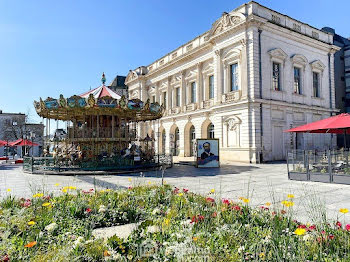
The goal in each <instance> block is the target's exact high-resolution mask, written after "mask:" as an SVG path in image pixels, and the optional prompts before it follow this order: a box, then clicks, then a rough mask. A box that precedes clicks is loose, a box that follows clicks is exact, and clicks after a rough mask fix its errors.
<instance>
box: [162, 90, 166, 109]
mask: <svg viewBox="0 0 350 262" xmlns="http://www.w3.org/2000/svg"><path fill="white" fill-rule="evenodd" d="M163 105H164V108H165V109H166V108H167V106H166V92H163Z"/></svg>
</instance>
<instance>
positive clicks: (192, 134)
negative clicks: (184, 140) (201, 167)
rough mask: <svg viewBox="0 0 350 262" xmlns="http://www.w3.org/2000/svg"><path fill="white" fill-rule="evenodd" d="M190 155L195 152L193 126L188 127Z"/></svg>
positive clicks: (194, 131)
mask: <svg viewBox="0 0 350 262" xmlns="http://www.w3.org/2000/svg"><path fill="white" fill-rule="evenodd" d="M190 139H191V141H190V156H194V153H195V142H196V129H195V128H194V126H191V128H190Z"/></svg>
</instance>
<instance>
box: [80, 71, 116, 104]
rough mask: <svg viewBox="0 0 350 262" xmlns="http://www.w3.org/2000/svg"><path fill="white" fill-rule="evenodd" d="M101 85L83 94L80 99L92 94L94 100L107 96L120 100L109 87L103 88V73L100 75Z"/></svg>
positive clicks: (104, 80) (104, 81) (104, 78)
mask: <svg viewBox="0 0 350 262" xmlns="http://www.w3.org/2000/svg"><path fill="white" fill-rule="evenodd" d="M101 81H102V85H101V86H99V87H97V88H95V89H92V90H90V91H88V92H85V93H83V94H81V95H79V96H80V97H84V98H88V97H89V96H90V94H92V95H93V96H94V98H95V99H99V98H102V97H105V96H109V97H112V98H113V99H120V98H121V96H120V95H118V94H117V93H116V92H114V91H113V90H112V89H110V88H109V87H107V86H105V83H106V77H105V73H103V74H102V78H101Z"/></svg>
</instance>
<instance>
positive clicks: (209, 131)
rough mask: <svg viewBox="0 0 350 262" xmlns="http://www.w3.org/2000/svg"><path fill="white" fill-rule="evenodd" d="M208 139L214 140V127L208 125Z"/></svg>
mask: <svg viewBox="0 0 350 262" xmlns="http://www.w3.org/2000/svg"><path fill="white" fill-rule="evenodd" d="M208 138H214V125H213V124H210V125H209V126H208Z"/></svg>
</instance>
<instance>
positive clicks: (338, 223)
mask: <svg viewBox="0 0 350 262" xmlns="http://www.w3.org/2000/svg"><path fill="white" fill-rule="evenodd" d="M335 225H336V226H337V228H338V229H340V228H341V226H342V225H341V223H340V222H339V221H337V223H335Z"/></svg>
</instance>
